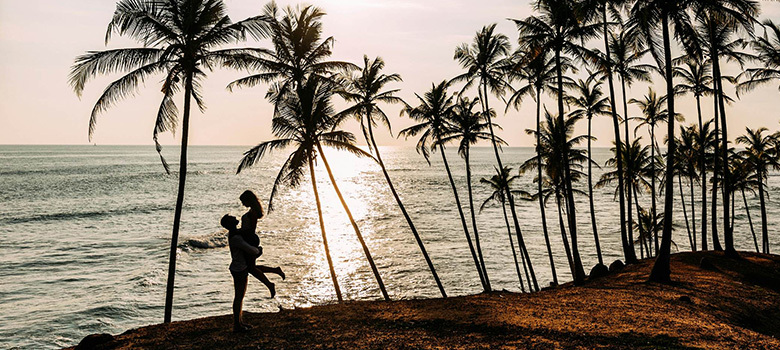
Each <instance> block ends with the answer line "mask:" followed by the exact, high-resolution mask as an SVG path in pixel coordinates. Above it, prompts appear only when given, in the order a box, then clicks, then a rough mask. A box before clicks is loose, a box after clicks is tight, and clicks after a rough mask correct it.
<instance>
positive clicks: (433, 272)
mask: <svg viewBox="0 0 780 350" xmlns="http://www.w3.org/2000/svg"><path fill="white" fill-rule="evenodd" d="M368 115H369V116H370V115H371V111H370V110H369V111H368ZM367 124H368V136H369V139H370V141H371V145H372V146H374V150H375V152H376V160H377V162H378V163H379V167H380V168H382V174H383V175H384V176H385V180H386V181H387V186H388V187H390V192H391V193H392V194H393V198H395V201H396V203H398V208H400V209H401V213H402V214H403V215H404V218H405V219H406V223H407V224H408V225H409V228H410V229H411V230H412V234H413V235H414V239H415V241H417V246H419V247H420V251H421V252H422V255H423V257H424V258H425V263H427V264H428V269H429V270H431V275H433V279H434V280H435V281H436V286H437V287H439V292H440V293H441V296H442V297H443V298H446V297H447V293H446V292H445V291H444V286H443V285H442V283H441V280H439V275H438V274H437V273H436V268H434V267H433V262H432V261H431V258H430V257H429V256H428V251H427V250H426V249H425V244H423V241H422V239H421V238H420V234H419V233H417V228H416V227H415V226H414V223H413V222H412V218H411V217H409V213H407V212H406V207H404V204H403V202H401V197H399V196H398V193H397V192H396V191H395V186H393V182H392V181H390V175H389V174H388V173H387V168H385V162H383V161H382V155H381V154H380V153H379V148H378V147H377V145H376V140H374V130H373V127H372V126H371V124H372V123H371V121H370V120H369V121H368V123H367Z"/></svg>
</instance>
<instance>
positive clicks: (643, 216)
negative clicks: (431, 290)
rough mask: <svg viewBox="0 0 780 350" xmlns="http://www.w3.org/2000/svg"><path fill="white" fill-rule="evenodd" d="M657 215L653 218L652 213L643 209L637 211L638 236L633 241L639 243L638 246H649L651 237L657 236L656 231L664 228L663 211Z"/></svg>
mask: <svg viewBox="0 0 780 350" xmlns="http://www.w3.org/2000/svg"><path fill="white" fill-rule="evenodd" d="M658 216H659V217H658V218H653V217H652V214H650V213H649V212H648V211H647V210H645V209H641V210H639V211H638V214H637V222H636V230H637V236H638V237H637V239H636V241H635V242H634V243H639V245H640V247H646V248H649V246H650V244H649V243H650V242H652V240H653V237H655V236H658V231H662V230H663V229H664V227H663V222H664V213H660V214H658ZM672 244H674V242H672ZM675 246H676V245H675Z"/></svg>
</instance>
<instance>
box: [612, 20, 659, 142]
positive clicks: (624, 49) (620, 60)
mask: <svg viewBox="0 0 780 350" xmlns="http://www.w3.org/2000/svg"><path fill="white" fill-rule="evenodd" d="M639 34H640V33H639V30H638V29H637V28H636V27H626V26H625V25H623V28H622V30H621V31H619V32H613V33H610V36H609V46H610V48H611V50H612V56H611V60H612V64H613V69H614V71H615V74H617V76H618V77H619V78H620V86H621V91H622V94H623V123H624V125H623V127H624V129H625V133H626V143H627V144H629V143H631V136H630V134H629V133H628V130H629V125H628V120H630V117H629V116H628V103H627V101H628V98H627V96H626V95H627V92H628V88H630V87H631V86H632V85H633V84H634V83H636V82H640V81H641V82H650V70H651V69H652V66H650V65H648V64H644V63H640V62H642V60H643V58H644V56H645V54H646V53H647V51H648V50H647V49H644V48H643V47H642V44H641V41H640V39H639ZM650 141H651V142H653V140H650Z"/></svg>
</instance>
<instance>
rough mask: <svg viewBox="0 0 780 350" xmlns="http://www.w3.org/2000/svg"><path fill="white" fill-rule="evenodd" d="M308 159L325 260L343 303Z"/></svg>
mask: <svg viewBox="0 0 780 350" xmlns="http://www.w3.org/2000/svg"><path fill="white" fill-rule="evenodd" d="M307 158H308V162H309V175H310V176H311V187H312V190H313V191H314V201H315V202H317V217H318V218H319V220H320V231H321V232H322V244H323V245H324V246H325V258H326V259H327V260H328V268H329V269H330V279H331V280H333V288H335V289H336V299H337V300H338V301H339V302H342V301H343V299H342V298H341V288H339V281H338V280H337V279H336V270H335V269H334V268H333V259H331V257H330V248H328V237H327V236H325V221H324V220H323V218H322V204H321V203H320V194H319V192H318V191H317V178H316V177H315V176H314V160H313V159H312V157H311V155H309V156H308V157H307Z"/></svg>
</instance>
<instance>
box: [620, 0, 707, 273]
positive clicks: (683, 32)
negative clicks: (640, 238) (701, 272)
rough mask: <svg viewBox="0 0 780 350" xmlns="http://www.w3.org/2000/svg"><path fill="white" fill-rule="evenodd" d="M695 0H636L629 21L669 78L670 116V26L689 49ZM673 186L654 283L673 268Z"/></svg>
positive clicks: (669, 157) (667, 194)
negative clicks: (671, 266)
mask: <svg viewBox="0 0 780 350" xmlns="http://www.w3.org/2000/svg"><path fill="white" fill-rule="evenodd" d="M694 1H695V0H682V1H671V0H637V1H636V3H635V4H634V6H633V7H632V8H631V21H630V24H636V25H637V26H638V28H639V29H640V30H641V32H642V39H643V40H644V41H645V42H646V43H647V44H648V45H647V47H648V48H649V49H650V52H651V53H652V56H653V58H655V61H656V64H657V65H658V67H659V68H660V70H661V71H662V72H663V75H664V79H665V81H666V96H667V99H666V102H667V110H668V112H669V114H670V115H676V110H675V107H674V100H675V98H674V81H673V65H672V38H671V35H670V32H671V29H670V28H672V29H674V33H675V37H676V38H678V39H679V40H680V42H681V43H683V45H684V46H685V47H686V49H691V47H692V46H693V44H692V43H693V41H694V40H693V36H694V35H693V28H691V18H690V13H689V11H688V10H689V9H690V6H691V3H692V2H694ZM659 30H660V31H661V34H662V35H661V42H658V35H657V33H658V31H659ZM674 130H675V127H674V118H671V119H669V122H668V123H667V130H666V131H667V135H668V139H669V144H668V148H667V151H666V153H667V154H666V178H667V179H671V178H672V177H673V176H674V154H675V152H676V148H677V144H676V143H675V140H674ZM673 196H674V187H673V182H672V181H666V188H665V190H664V215H665V216H664V217H665V220H664V230H663V235H662V237H661V246H660V247H659V251H658V257H657V258H656V261H655V264H654V265H653V270H652V271H651V272H650V280H651V281H655V282H670V281H671V277H670V276H671V270H670V267H669V263H670V255H671V247H672V221H674V218H673V214H674V212H673V210H674V197H673Z"/></svg>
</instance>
